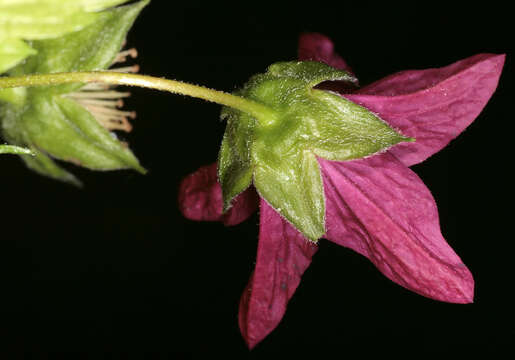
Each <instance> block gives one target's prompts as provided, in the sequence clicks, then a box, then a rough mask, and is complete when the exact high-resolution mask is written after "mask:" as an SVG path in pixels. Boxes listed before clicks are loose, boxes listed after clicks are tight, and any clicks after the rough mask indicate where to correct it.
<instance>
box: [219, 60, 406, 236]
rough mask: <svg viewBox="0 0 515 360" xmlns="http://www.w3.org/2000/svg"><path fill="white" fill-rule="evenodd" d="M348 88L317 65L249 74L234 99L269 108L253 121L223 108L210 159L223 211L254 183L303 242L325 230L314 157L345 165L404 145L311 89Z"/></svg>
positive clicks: (350, 106) (356, 109)
mask: <svg viewBox="0 0 515 360" xmlns="http://www.w3.org/2000/svg"><path fill="white" fill-rule="evenodd" d="M327 80H340V81H347V82H350V83H356V82H357V79H355V78H354V77H353V76H351V75H350V74H349V73H347V72H345V71H341V70H337V69H334V68H331V67H330V66H327V65H325V64H322V63H318V62H282V63H277V64H274V65H272V66H270V67H269V69H268V71H267V72H266V73H265V74H260V75H256V76H254V77H253V78H251V80H250V81H249V82H248V83H247V84H246V85H245V86H244V88H243V89H242V90H240V91H239V92H238V93H237V94H238V95H239V96H242V97H245V98H248V99H250V100H253V101H255V102H258V103H261V104H263V105H265V106H267V107H269V108H270V109H271V110H272V111H273V115H268V114H263V116H261V117H259V118H254V117H251V116H250V115H248V114H246V113H243V112H240V111H238V110H234V109H231V108H224V110H223V112H222V117H223V118H225V119H227V128H226V131H225V134H224V138H223V141H222V146H221V149H220V154H219V159H218V177H219V181H220V184H221V186H222V193H223V199H224V210H227V209H228V208H229V207H230V206H231V201H232V200H233V198H234V197H235V196H236V195H238V194H239V193H241V192H242V191H243V190H245V189H246V188H247V187H248V186H250V184H251V183H253V184H254V186H255V187H256V189H257V191H258V192H259V194H260V196H261V197H262V198H264V199H265V200H266V201H267V202H268V203H269V204H270V205H272V207H274V208H275V209H276V210H277V211H278V212H279V213H280V214H281V215H282V216H284V217H285V218H286V219H287V220H288V221H290V222H291V223H292V224H293V225H294V226H295V227H296V228H297V229H298V230H299V231H301V232H302V233H303V234H304V235H305V236H306V237H308V238H309V239H311V240H313V241H316V240H317V239H319V238H320V237H321V236H322V235H323V234H324V233H325V223H324V215H325V198H324V191H323V184H322V178H321V174H320V168H319V165H318V162H317V156H318V157H321V158H325V159H329V160H337V161H345V160H351V159H359V158H363V157H366V156H369V155H372V154H375V153H377V152H380V151H382V150H384V149H387V148H388V147H391V146H392V145H395V144H397V143H399V142H401V141H410V140H411V139H409V138H406V137H404V136H402V135H400V134H399V133H397V132H396V131H395V130H393V129H392V128H391V127H390V126H388V125H387V124H386V123H385V122H384V121H382V120H381V119H380V118H378V117H377V116H376V115H374V114H373V113H372V112H370V111H368V110H367V109H365V108H363V107H361V106H359V105H356V104H355V103H352V102H351V101H348V100H346V99H345V98H343V97H341V96H339V95H337V94H334V93H331V92H327V91H323V90H318V89H316V88H314V86H316V85H317V84H320V83H321V82H323V81H327Z"/></svg>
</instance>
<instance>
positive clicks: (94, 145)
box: [0, 0, 148, 183]
mask: <svg viewBox="0 0 515 360" xmlns="http://www.w3.org/2000/svg"><path fill="white" fill-rule="evenodd" d="M48 2H52V1H48ZM120 2H122V1H114V0H109V1H107V0H104V1H100V0H96V1H86V0H83V1H77V2H76V3H81V4H87V6H88V9H98V8H99V7H101V6H105V5H106V4H110V5H114V4H117V3H120ZM4 3H6V1H4ZM147 3H148V1H140V2H137V3H134V4H131V5H127V6H123V7H118V8H113V9H111V10H107V11H104V12H101V13H96V14H95V15H96V17H95V20H94V21H93V22H92V23H91V24H89V25H88V26H86V27H84V28H83V29H82V30H80V31H76V32H72V33H68V34H66V35H63V36H60V37H57V38H54V39H47V40H37V41H33V42H31V43H30V44H31V46H32V48H33V49H35V50H36V51H37V55H35V56H31V57H29V58H28V59H27V60H26V61H25V62H24V63H22V64H20V65H18V66H17V67H15V68H13V69H12V70H11V71H10V72H9V74H10V75H14V76H21V75H25V74H34V73H54V72H71V71H88V70H102V69H106V68H108V67H109V66H110V65H111V64H112V63H113V60H114V59H115V58H116V56H117V54H118V52H119V50H120V48H121V46H122V43H123V42H124V40H125V37H126V35H127V32H128V30H129V29H130V27H131V26H132V24H133V22H134V20H135V19H136V17H137V15H138V14H139V12H140V11H141V9H142V8H143V7H144V6H145V5H146V4H147ZM82 86H83V84H65V85H57V86H46V87H34V88H13V89H4V90H0V122H1V126H2V134H3V136H4V138H5V139H6V140H7V141H8V142H9V143H11V144H14V145H18V146H27V147H29V148H30V149H31V150H32V151H33V152H34V153H35V154H36V156H22V158H23V160H24V161H25V162H26V164H27V165H28V166H29V167H30V168H31V169H33V170H35V171H37V172H39V173H41V174H43V175H46V176H50V177H53V178H56V179H59V180H64V181H68V182H73V183H78V181H77V180H76V179H75V177H74V176H73V175H71V174H69V173H68V172H67V171H65V170H64V169H62V168H61V167H60V166H59V165H57V164H56V163H55V162H54V161H53V160H52V158H51V157H53V158H56V159H59V160H64V161H69V162H72V163H74V164H77V165H80V166H84V167H87V168H90V169H94V170H114V169H124V168H133V169H136V170H138V171H141V172H144V169H143V168H142V167H141V166H140V164H139V162H138V160H137V159H136V157H135V156H134V155H133V154H132V152H131V151H130V150H129V149H128V148H127V147H126V145H124V144H122V143H121V142H119V141H118V140H117V139H116V137H115V135H114V134H113V133H111V132H109V131H108V130H107V129H106V128H104V127H103V126H102V125H101V124H100V122H99V121H98V119H96V118H95V117H94V116H93V115H92V113H90V112H89V111H88V110H86V108H84V107H83V106H82V105H80V104H79V103H78V102H76V101H75V100H74V99H76V98H75V97H73V95H74V94H77V92H78V91H79V90H80V89H81V87H82ZM89 93H90V94H91V92H89ZM50 156H51V157H50Z"/></svg>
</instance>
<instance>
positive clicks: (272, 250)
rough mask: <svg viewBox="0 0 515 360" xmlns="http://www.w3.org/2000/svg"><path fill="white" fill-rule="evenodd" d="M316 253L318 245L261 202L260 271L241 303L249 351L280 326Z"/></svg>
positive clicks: (258, 268) (240, 319)
mask: <svg viewBox="0 0 515 360" xmlns="http://www.w3.org/2000/svg"><path fill="white" fill-rule="evenodd" d="M316 251H317V246H316V245H315V243H313V242H311V241H309V240H307V239H306V237H304V236H303V235H302V234H301V233H300V232H299V231H297V230H296V229H295V228H294V227H293V226H292V225H290V223H288V222H287V221H286V220H284V219H283V218H281V216H280V215H279V214H277V212H276V211H275V210H274V209H273V208H271V207H270V206H269V205H268V204H267V203H266V202H265V201H264V200H263V199H261V210H260V228H259V244H258V251H257V259H256V267H255V269H254V273H253V274H252V276H251V278H250V281H249V283H248V285H247V287H246V289H245V290H244V292H243V295H242V297H241V301H240V314H239V324H240V330H241V333H242V335H243V338H244V339H245V341H246V342H247V345H248V346H249V348H253V347H254V346H255V345H256V344H258V343H259V342H260V341H261V340H263V339H264V338H265V337H266V336H267V335H268V334H269V333H270V332H271V331H272V330H274V329H275V327H276V326H277V325H278V324H279V322H280V321H281V319H282V317H283V315H284V313H285V311H286V305H287V304H288V301H289V300H290V298H291V297H292V295H293V293H294V292H295V290H296V289H297V286H298V285H299V282H300V278H301V276H302V274H303V273H304V271H305V270H306V268H307V267H308V266H309V264H310V263H311V258H312V256H313V255H314V254H315V252H316Z"/></svg>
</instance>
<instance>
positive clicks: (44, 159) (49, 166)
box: [21, 149, 82, 187]
mask: <svg viewBox="0 0 515 360" xmlns="http://www.w3.org/2000/svg"><path fill="white" fill-rule="evenodd" d="M32 152H33V153H34V156H21V158H22V160H23V162H24V163H25V165H27V167H28V168H29V169H31V170H33V171H35V172H37V173H39V174H41V175H44V176H47V177H49V178H52V179H55V180H59V181H63V182H66V183H69V184H72V185H75V186H77V187H81V186H82V182H81V181H80V180H79V179H77V178H76V177H75V175H73V174H71V173H70V172H68V171H66V170H65V169H63V168H62V167H61V166H59V165H58V164H57V163H56V162H55V161H54V160H52V159H51V158H50V157H49V156H47V155H45V154H44V153H43V152H41V151H39V150H37V149H32Z"/></svg>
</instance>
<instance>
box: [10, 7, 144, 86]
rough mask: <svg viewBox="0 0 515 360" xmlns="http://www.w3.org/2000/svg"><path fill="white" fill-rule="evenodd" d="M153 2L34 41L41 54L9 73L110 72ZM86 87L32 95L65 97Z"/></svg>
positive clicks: (107, 13) (121, 9) (109, 13)
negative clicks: (127, 40)
mask: <svg viewBox="0 0 515 360" xmlns="http://www.w3.org/2000/svg"><path fill="white" fill-rule="evenodd" d="M148 3H149V0H143V1H139V2H137V3H134V4H131V5H126V6H121V7H118V8H114V9H111V10H107V11H104V12H101V13H98V14H97V20H96V21H95V22H94V23H93V24H91V25H90V26H88V27H86V28H84V29H83V30H81V31H77V32H73V33H70V34H66V35H64V36H61V37H59V38H55V39H48V40H38V41H33V42H32V43H31V44H32V47H33V48H34V49H35V50H36V51H37V52H38V55H37V56H32V57H30V58H29V59H27V61H26V62H25V63H24V64H22V65H20V66H17V67H16V68H14V69H12V70H11V71H10V72H9V74H10V75H12V76H22V75H25V74H36V73H37V74H48V73H56V72H73V71H93V70H105V69H107V68H108V67H109V66H110V65H111V63H112V62H113V60H114V58H115V57H116V55H117V54H118V52H119V51H120V48H121V47H122V45H123V42H124V41H125V38H126V37H127V33H128V31H129V29H130V28H131V26H132V25H133V23H134V21H135V20H136V17H137V16H138V14H139V13H140V12H141V10H142V9H143V8H144V7H145V6H146V5H147V4H148ZM81 86H83V84H80V83H77V84H64V85H56V86H46V87H44V86H40V87H34V88H30V91H32V92H38V93H41V92H44V93H45V94H49V93H52V94H63V93H68V92H72V91H75V90H78V89H79V88H80V87H81Z"/></svg>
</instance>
